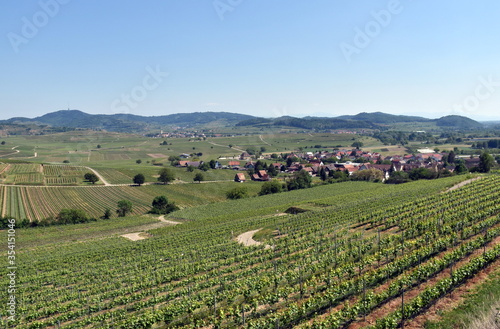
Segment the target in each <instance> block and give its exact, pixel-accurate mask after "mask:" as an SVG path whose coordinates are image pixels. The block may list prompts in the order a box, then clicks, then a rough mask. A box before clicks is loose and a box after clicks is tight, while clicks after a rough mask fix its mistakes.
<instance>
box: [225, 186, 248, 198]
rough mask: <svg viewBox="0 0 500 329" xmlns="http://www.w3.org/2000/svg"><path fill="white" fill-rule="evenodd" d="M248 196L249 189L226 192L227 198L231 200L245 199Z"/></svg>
mask: <svg viewBox="0 0 500 329" xmlns="http://www.w3.org/2000/svg"><path fill="white" fill-rule="evenodd" d="M247 196H248V192H247V189H246V188H245V187H243V186H238V187H235V188H233V189H231V190H229V191H227V192H226V197H227V198H228V199H230V200H237V199H243V198H246V197H247Z"/></svg>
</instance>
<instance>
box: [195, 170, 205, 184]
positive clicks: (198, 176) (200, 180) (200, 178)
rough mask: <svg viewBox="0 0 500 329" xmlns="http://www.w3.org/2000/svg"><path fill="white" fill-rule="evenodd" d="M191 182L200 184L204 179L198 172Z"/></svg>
mask: <svg viewBox="0 0 500 329" xmlns="http://www.w3.org/2000/svg"><path fill="white" fill-rule="evenodd" d="M193 180H194V181H195V182H198V183H201V182H202V181H204V180H205V177H203V174H202V173H201V172H198V173H196V175H194V178H193Z"/></svg>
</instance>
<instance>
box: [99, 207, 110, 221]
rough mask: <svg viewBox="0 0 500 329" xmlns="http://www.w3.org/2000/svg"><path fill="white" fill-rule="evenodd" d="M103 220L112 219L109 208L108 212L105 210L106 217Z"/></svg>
mask: <svg viewBox="0 0 500 329" xmlns="http://www.w3.org/2000/svg"><path fill="white" fill-rule="evenodd" d="M101 218H102V219H110V218H111V210H110V209H109V208H106V210H104V215H103V216H102V217H101Z"/></svg>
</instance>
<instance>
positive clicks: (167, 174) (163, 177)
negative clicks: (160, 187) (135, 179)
mask: <svg viewBox="0 0 500 329" xmlns="http://www.w3.org/2000/svg"><path fill="white" fill-rule="evenodd" d="M158 175H159V177H158V181H159V182H162V183H163V184H167V183H170V182H173V181H174V180H175V175H174V172H173V171H172V170H171V169H169V168H162V169H160V171H159V172H158Z"/></svg>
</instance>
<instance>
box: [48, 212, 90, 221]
mask: <svg viewBox="0 0 500 329" xmlns="http://www.w3.org/2000/svg"><path fill="white" fill-rule="evenodd" d="M56 220H57V222H58V223H60V224H76V223H86V222H88V221H90V219H89V217H88V216H87V214H86V213H85V212H84V211H83V210H81V209H62V210H61V211H60V212H59V214H58V215H57V217H56Z"/></svg>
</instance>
